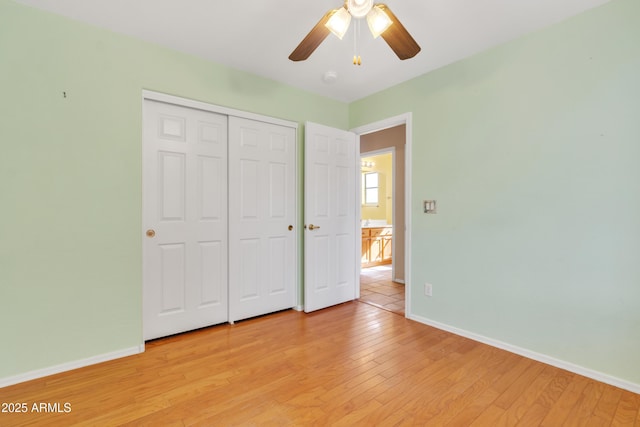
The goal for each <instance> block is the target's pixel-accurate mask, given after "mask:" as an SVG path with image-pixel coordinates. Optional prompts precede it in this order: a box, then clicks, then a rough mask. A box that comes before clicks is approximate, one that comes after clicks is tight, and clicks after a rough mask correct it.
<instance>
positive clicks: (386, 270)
mask: <svg viewBox="0 0 640 427" xmlns="http://www.w3.org/2000/svg"><path fill="white" fill-rule="evenodd" d="M360 301H361V302H364V303H367V304H370V305H373V306H376V307H378V308H382V309H384V310H388V311H391V312H393V313H397V314H401V315H403V316H404V313H405V311H404V304H405V299H404V285H403V284H402V283H395V282H393V281H392V280H391V264H389V265H378V266H375V267H369V268H363V269H362V270H361V272H360Z"/></svg>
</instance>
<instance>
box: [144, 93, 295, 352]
mask: <svg viewBox="0 0 640 427" xmlns="http://www.w3.org/2000/svg"><path fill="white" fill-rule="evenodd" d="M145 100H151V101H159V102H164V103H167V104H174V105H178V106H181V107H186V108H193V109H197V110H202V111H209V112H212V113H217V114H222V115H226V116H227V117H230V116H234V117H240V118H244V119H250V120H256V121H261V122H266V123H271V124H274V125H279V126H284V127H289V128H293V129H294V132H295V137H296V141H295V154H294V157H295V183H294V205H295V214H294V218H293V227H294V230H295V233H296V236H295V237H294V253H295V254H296V260H295V261H294V262H293V265H292V266H291V268H293V269H295V272H294V276H295V277H296V278H298V277H299V271H300V268H299V265H300V259H299V258H300V239H301V234H302V233H301V229H300V224H301V223H300V218H301V216H302V208H301V206H300V203H299V182H300V162H299V159H298V154H299V147H298V145H299V133H298V132H299V125H298V123H297V122H293V121H290V120H284V119H279V118H275V117H270V116H265V115H262V114H256V113H250V112H247V111H242V110H236V109H234V108H229V107H223V106H220V105H215V104H210V103H208V102H203V101H197V100H194V99H189V98H182V97H179V96H175V95H169V94H166V93H161V92H156V91H152V90H147V89H143V90H142V97H141V102H140V114H141V115H142V114H143V112H144V101H145ZM142 120H143V117H142V116H141V124H142V126H144V123H143V122H142ZM141 141H142V140H141ZM142 148H143V147H142V145H141V153H140V154H141V157H142ZM141 161H142V159H141ZM227 175H228V171H227ZM141 184H142V186H141V188H140V189H141V194H142V195H143V196H144V181H142V183H141ZM143 208H144V207H143V206H141V212H140V213H141V216H140V230H139V233H140V236H141V237H140V239H141V240H140V242H141V244H142V242H143V240H144V239H145V236H144V233H143V231H144V230H145V224H144V222H145V212H144V210H143ZM228 228H229V227H227V230H228ZM228 237H229V236H228V231H227V241H228V240H229V239H228ZM140 253H141V256H142V263H144V262H145V261H144V254H143V253H142V246H141V247H140ZM141 266H142V271H143V273H144V264H142V265H141ZM228 268H229V265H228V260H227V269H228ZM143 287H144V276H141V283H140V292H141V296H142V298H141V301H140V303H141V304H144V294H143ZM300 293H301V290H300V286H299V285H298V284H296V286H294V299H295V301H296V302H297V305H296V306H294V307H293V308H294V309H295V310H298V311H301V310H302V307H301V305H300V300H301V296H300ZM228 304H229V303H228V298H227V312H229V307H228ZM142 310H143V307H141V313H142ZM140 331H141V334H142V333H143V331H144V324H143V323H142V322H141V323H140ZM143 345H144V341H143Z"/></svg>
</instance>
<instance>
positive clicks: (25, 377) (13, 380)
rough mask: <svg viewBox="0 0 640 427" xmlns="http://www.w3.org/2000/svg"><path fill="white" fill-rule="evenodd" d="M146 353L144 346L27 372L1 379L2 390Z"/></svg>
mask: <svg viewBox="0 0 640 427" xmlns="http://www.w3.org/2000/svg"><path fill="white" fill-rule="evenodd" d="M139 353H144V344H140V345H139V346H136V347H131V348H125V349H122V350H118V351H113V352H111V353H105V354H99V355H97V356H93V357H88V358H86V359H81V360H75V361H73V362H67V363H63V364H60V365H56V366H50V367H48V368H43V369H37V370H35V371H30V372H25V373H24V374H19V375H14V376H11V377H6V378H0V388H2V387H7V386H10V385H14V384H18V383H23V382H25V381H30V380H35V379H37V378H42V377H47V376H49V375H53V374H59V373H60V372H67V371H71V370H73V369H78V368H84V367H85V366H90V365H96V364H98V363H102V362H107V361H109V360H114V359H120V358H121V357H127V356H132V355H134V354H139Z"/></svg>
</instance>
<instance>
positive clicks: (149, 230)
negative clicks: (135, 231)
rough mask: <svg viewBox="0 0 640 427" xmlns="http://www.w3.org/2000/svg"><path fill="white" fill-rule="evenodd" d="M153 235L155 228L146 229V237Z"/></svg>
mask: <svg viewBox="0 0 640 427" xmlns="http://www.w3.org/2000/svg"><path fill="white" fill-rule="evenodd" d="M155 235H156V230H152V229H148V230H147V237H155Z"/></svg>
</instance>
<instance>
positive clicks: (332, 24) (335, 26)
mask: <svg viewBox="0 0 640 427" xmlns="http://www.w3.org/2000/svg"><path fill="white" fill-rule="evenodd" d="M350 23H351V15H350V14H349V12H347V9H345V8H344V7H341V8H340V9H338V11H337V12H336V13H334V14H333V15H331V18H329V20H328V21H327V23H326V24H324V25H325V27H327V28H328V29H329V31H331V32H332V33H333V34H335V35H336V36H337V37H338V38H339V39H340V40H342V38H343V37H344V35H345V33H346V32H347V30H348V29H349V24H350Z"/></svg>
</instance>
